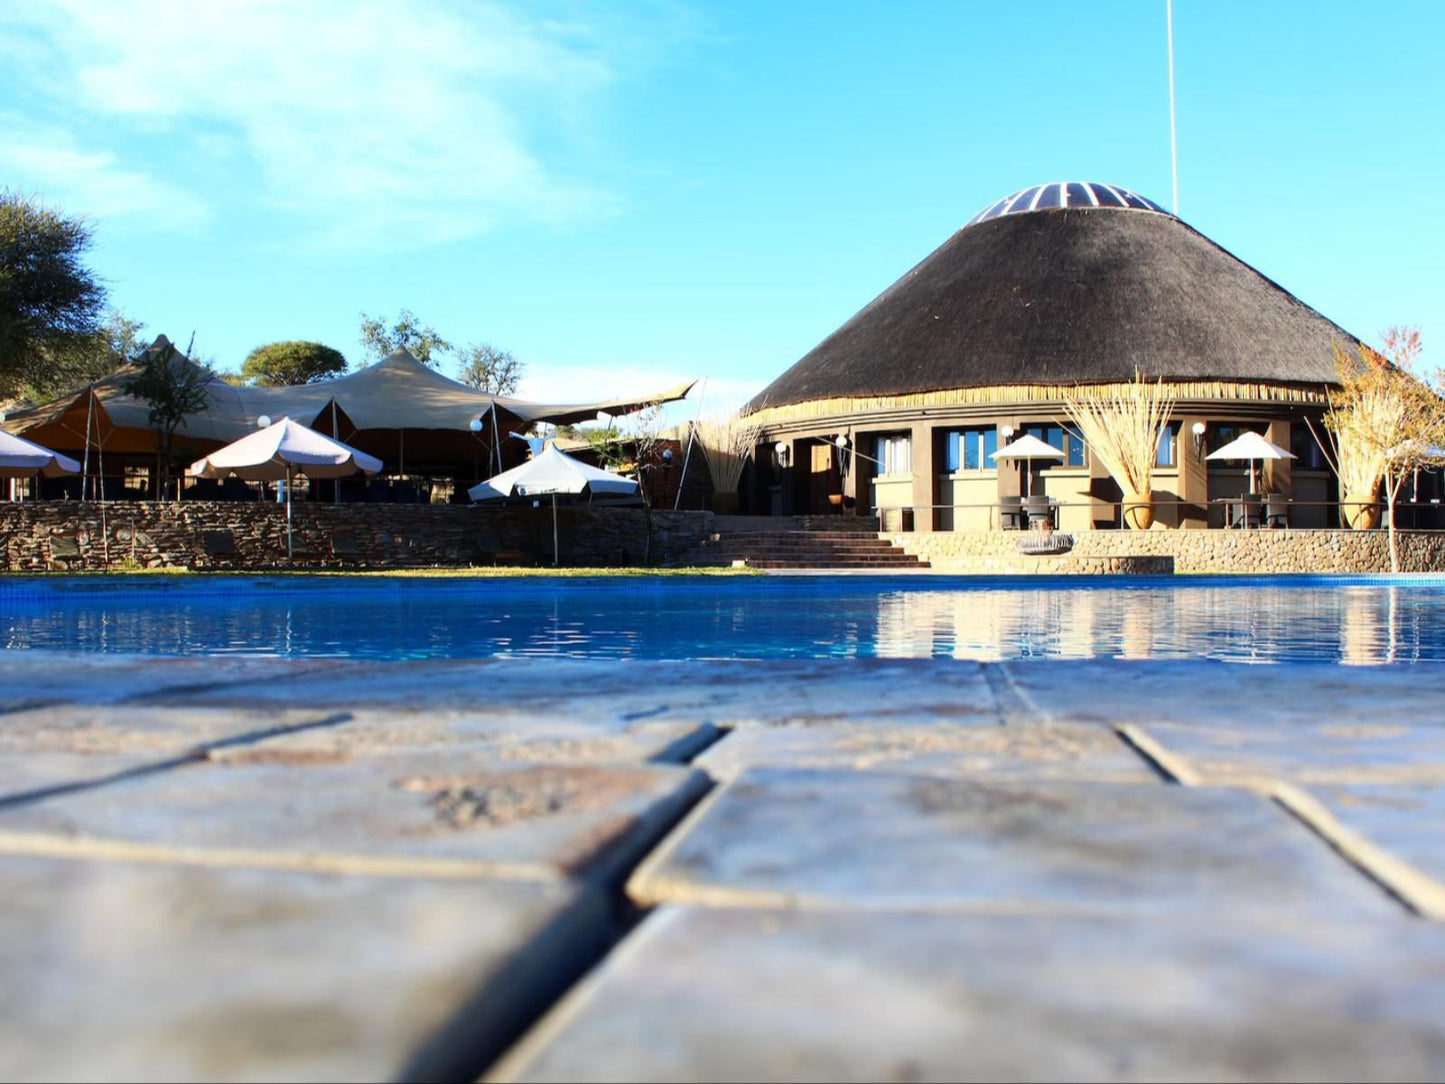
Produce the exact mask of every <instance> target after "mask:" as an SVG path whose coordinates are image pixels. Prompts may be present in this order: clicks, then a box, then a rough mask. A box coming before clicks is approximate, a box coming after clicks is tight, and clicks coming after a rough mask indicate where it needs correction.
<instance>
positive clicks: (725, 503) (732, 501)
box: [712, 493, 738, 516]
mask: <svg viewBox="0 0 1445 1084" xmlns="http://www.w3.org/2000/svg"><path fill="white" fill-rule="evenodd" d="M712 510H713V511H714V512H716V513H717V514H718V515H720V516H735V515H737V514H738V495H737V494H736V493H714V494H713V495H712Z"/></svg>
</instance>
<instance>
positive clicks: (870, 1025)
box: [488, 907, 1445, 1081]
mask: <svg viewBox="0 0 1445 1084" xmlns="http://www.w3.org/2000/svg"><path fill="white" fill-rule="evenodd" d="M1442 1019H1445V928H1441V927H1438V926H1433V925H1430V924H1427V923H1421V922H1415V921H1412V920H1410V919H1406V918H1401V919H1399V920H1398V921H1393V922H1383V923H1374V922H1366V923H1354V924H1350V925H1339V926H1336V925H1319V924H1312V923H1303V922H1298V921H1292V922H1288V923H1285V924H1282V925H1279V926H1264V927H1261V926H1254V925H1241V924H1236V923H1229V922H1225V921H1216V920H1213V919H1211V920H1209V921H1185V922H1159V921H1147V922H1131V921H1120V920H1113V919H1097V918H1080V917H1060V916H1052V917H1048V918H1043V917H1038V916H942V915H920V914H860V913H856V912H823V913H820V912H796V911H794V912H786V911H757V910H744V909H740V910H735V909H707V908H671V907H669V908H664V909H663V910H661V911H659V912H657V913H656V914H654V915H652V916H651V917H649V918H648V919H647V920H646V921H645V922H644V923H643V924H642V926H641V927H640V928H639V929H638V930H636V931H635V932H634V933H633V935H632V936H631V937H630V938H629V939H628V941H627V942H626V943H625V944H624V945H623V946H622V947H621V948H620V949H619V950H618V951H617V952H615V953H614V954H613V955H612V956H611V957H609V959H608V960H607V961H606V962H605V963H604V964H603V965H602V967H601V968H599V969H598V970H597V971H596V972H594V973H593V974H592V975H590V976H589V977H588V978H587V979H586V980H585V981H584V982H583V983H582V984H581V985H580V986H579V987H578V988H577V989H576V990H574V991H573V992H572V993H571V994H569V996H568V997H567V999H565V1000H564V1001H563V1003H562V1004H561V1006H560V1007H559V1008H558V1010H556V1011H554V1013H553V1014H552V1015H551V1016H550V1017H549V1018H548V1019H547V1020H546V1021H544V1023H543V1024H542V1025H541V1026H540V1027H539V1028H538V1029H536V1031H534V1032H533V1033H532V1034H530V1035H529V1036H528V1038H527V1039H526V1040H524V1042H523V1043H522V1044H521V1045H520V1046H519V1047H518V1048H517V1050H515V1051H514V1052H513V1053H512V1054H510V1055H509V1056H508V1058H507V1059H505V1060H504V1061H503V1062H502V1063H501V1064H500V1065H499V1066H498V1067H497V1069H496V1070H495V1071H494V1072H493V1073H492V1074H491V1075H490V1076H489V1077H488V1079H489V1080H507V1081H569V1080H587V1081H593V1080H619V1081H620V1080H647V1081H652V1080H656V1081H666V1080H696V1081H734V1080H784V1081H790V1080H840V1081H854V1080H856V1081H882V1080H888V1081H930V1080H979V1081H995V1080H1091V1081H1092V1080H1107V1081H1153V1080H1203V1081H1215V1080H1256V1081H1295V1080H1362V1079H1363V1080H1432V1079H1433V1080H1438V1079H1440V1078H1441V1077H1442V1076H1445V1028H1442V1027H1441V1026H1440V1021H1441V1020H1442Z"/></svg>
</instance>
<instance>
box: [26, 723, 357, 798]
mask: <svg viewBox="0 0 1445 1084" xmlns="http://www.w3.org/2000/svg"><path fill="white" fill-rule="evenodd" d="M341 718H345V715H344V713H341V714H333V715H330V716H328V715H326V714H324V713H322V712H319V711H315V710H311V711H288V710H274V709H273V710H266V711H242V710H236V709H196V708H157V707H144V708H140V707H128V706H122V705H114V704H79V705H76V704H65V705H53V706H48V707H40V708H29V709H22V710H18V711H11V712H5V713H0V801H7V800H16V799H17V798H20V797H23V796H25V795H34V794H37V793H39V792H43V791H46V790H52V789H55V788H63V787H75V786H93V785H98V784H99V783H101V782H104V781H105V780H107V779H114V778H116V777H119V776H123V775H125V774H126V773H130V772H136V771H142V770H146V769H149V768H154V767H156V766H158V765H163V764H167V763H171V764H174V763H175V762H176V761H178V760H182V759H185V758H187V757H192V756H199V755H202V751H203V750H205V749H208V748H224V747H225V746H226V745H227V744H228V743H244V742H246V741H250V740H254V739H255V738H257V737H260V736H263V735H266V734H272V733H275V732H277V731H287V730H296V729H298V728H307V727H315V726H325V725H328V724H329V723H330V722H331V721H332V720H336V719H341Z"/></svg>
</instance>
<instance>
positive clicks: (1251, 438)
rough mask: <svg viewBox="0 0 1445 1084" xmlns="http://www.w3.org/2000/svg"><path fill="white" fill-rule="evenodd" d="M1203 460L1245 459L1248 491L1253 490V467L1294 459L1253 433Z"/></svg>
mask: <svg viewBox="0 0 1445 1084" xmlns="http://www.w3.org/2000/svg"><path fill="white" fill-rule="evenodd" d="M1204 458H1205V459H1247V460H1249V491H1250V492H1251V493H1254V492H1257V491H1256V490H1255V488H1254V465H1255V463H1257V462H1259V461H1260V460H1264V459H1294V458H1295V454H1294V453H1293V452H1288V451H1285V449H1283V448H1281V447H1280V446H1279V445H1278V444H1271V443H1270V442H1269V441H1267V440H1265V439H1264V438H1263V437H1262V436H1260V435H1259V434H1258V433H1255V432H1253V431H1251V432H1247V433H1244V434H1242V435H1241V436H1238V437H1235V439H1234V440H1231V441H1230V442H1229V443H1228V444H1226V445H1225V446H1224V447H1222V448H1220V449H1219V450H1218V451H1216V452H1210V453H1209V454H1208V455H1206V456H1205V457H1204Z"/></svg>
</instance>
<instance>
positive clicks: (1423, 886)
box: [986, 664, 1445, 921]
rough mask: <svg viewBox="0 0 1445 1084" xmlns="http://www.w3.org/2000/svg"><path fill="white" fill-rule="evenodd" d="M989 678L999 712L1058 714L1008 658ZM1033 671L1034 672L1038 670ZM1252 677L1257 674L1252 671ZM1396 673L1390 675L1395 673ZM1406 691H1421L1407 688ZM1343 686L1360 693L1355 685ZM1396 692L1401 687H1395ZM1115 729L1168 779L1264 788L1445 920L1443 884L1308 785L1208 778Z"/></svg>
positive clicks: (1135, 728) (1131, 728)
mask: <svg viewBox="0 0 1445 1084" xmlns="http://www.w3.org/2000/svg"><path fill="white" fill-rule="evenodd" d="M986 673H988V675H989V680H990V684H991V685H992V686H993V688H994V689H995V690H996V692H997V693H999V694H1000V703H1001V704H1002V705H1007V707H1001V709H1000V714H1001V715H1003V716H1004V717H1005V718H1007V717H1009V709H1010V708H1012V710H1013V711H1015V712H1023V713H1026V714H1027V715H1028V716H1030V717H1032V718H1035V719H1041V720H1046V721H1047V720H1052V719H1053V718H1054V715H1053V713H1052V712H1050V711H1049V710H1048V709H1046V708H1044V707H1043V706H1042V705H1041V704H1040V703H1039V702H1038V701H1037V699H1036V698H1035V697H1033V696H1031V695H1030V693H1029V690H1028V688H1027V687H1026V685H1025V683H1024V682H1021V681H1019V680H1016V678H1015V675H1014V671H1013V667H1011V666H1009V665H1007V664H1005V665H999V666H997V667H993V668H986ZM1029 676H1031V677H1034V676H1036V675H1035V674H1030V675H1029ZM1249 676H1250V677H1253V675H1249ZM1393 677H1394V675H1392V678H1393ZM1406 691H1407V692H1418V690H1416V689H1407V690H1406ZM1343 692H1344V693H1345V694H1346V695H1347V696H1348V695H1354V696H1358V695H1359V689H1358V688H1357V687H1354V686H1351V687H1349V688H1347V689H1345V690H1343ZM1397 695H1398V691H1397ZM1111 725H1112V729H1113V730H1114V731H1115V733H1117V734H1118V735H1119V737H1120V738H1121V739H1122V740H1123V741H1124V742H1126V743H1127V744H1128V745H1129V746H1130V747H1131V748H1133V749H1134V750H1136V751H1137V752H1138V753H1139V754H1140V756H1142V757H1143V758H1144V759H1145V760H1146V761H1147V762H1148V763H1150V764H1151V765H1152V766H1153V767H1154V768H1155V769H1156V770H1157V771H1158V772H1159V773H1160V774H1161V776H1162V777H1163V778H1165V779H1166V780H1168V781H1170V782H1173V783H1176V784H1178V785H1180V786H1191V787H1193V786H1226V787H1227V786H1231V785H1233V786H1238V787H1242V788H1244V789H1248V790H1251V791H1252V792H1254V793H1257V794H1260V795H1262V796H1264V797H1266V798H1268V799H1269V800H1270V801H1273V802H1274V803H1275V804H1277V805H1278V806H1280V808H1282V809H1284V810H1285V811H1286V812H1288V813H1289V814H1290V815H1291V816H1293V817H1294V818H1295V819H1296V820H1298V821H1299V822H1300V823H1301V824H1303V825H1304V826H1305V827H1306V828H1307V829H1309V830H1310V831H1311V832H1313V833H1314V834H1315V835H1316V836H1317V837H1319V838H1320V839H1321V840H1323V841H1324V842H1325V843H1326V844H1327V845H1328V846H1329V847H1330V848H1331V849H1332V850H1333V851H1334V852H1335V853H1337V854H1338V855H1340V857H1341V858H1343V859H1344V860H1345V861H1346V862H1348V863H1349V864H1350V865H1351V866H1353V867H1354V868H1356V869H1357V870H1359V871H1360V873H1362V874H1363V875H1364V876H1365V877H1367V878H1369V879H1370V880H1371V881H1373V882H1374V883H1375V884H1377V885H1378V886H1379V887H1380V888H1381V889H1382V890H1384V891H1385V892H1386V893H1387V894H1388V895H1390V896H1391V897H1392V898H1394V899H1395V900H1397V901H1398V902H1399V903H1400V904H1402V905H1403V906H1404V907H1405V908H1406V909H1407V910H1409V911H1410V912H1412V913H1414V914H1416V915H1418V916H1420V917H1421V918H1426V919H1430V920H1433V921H1445V885H1442V884H1441V883H1440V882H1439V881H1436V880H1434V879H1433V878H1430V877H1428V876H1426V875H1425V874H1423V873H1421V872H1420V871H1419V870H1417V869H1415V868H1414V867H1413V866H1411V865H1409V864H1408V863H1406V862H1403V861H1401V860H1400V859H1399V858H1397V857H1396V856H1395V855H1393V854H1391V853H1389V852H1388V851H1386V850H1385V849H1383V848H1381V847H1379V846H1378V845H1376V844H1375V843H1374V842H1373V841H1372V840H1370V839H1368V838H1367V837H1365V836H1364V835H1361V834H1360V833H1358V832H1355V831H1353V830H1351V829H1350V828H1348V827H1346V826H1345V825H1343V824H1341V823H1340V822H1339V820H1338V819H1337V818H1336V817H1335V816H1334V815H1333V814H1331V813H1330V811H1329V810H1328V809H1327V808H1326V807H1325V806H1324V805H1323V804H1322V803H1320V802H1319V801H1317V800H1316V799H1315V798H1314V797H1313V796H1311V795H1310V794H1309V793H1308V792H1307V791H1305V790H1303V789H1302V788H1300V787H1298V786H1296V785H1294V784H1293V783H1290V782H1288V781H1286V780H1282V779H1277V778H1273V777H1268V776H1265V777H1260V778H1256V779H1250V780H1245V781H1231V780H1228V779H1219V780H1216V779H1210V778H1207V777H1206V776H1204V775H1203V774H1202V773H1201V772H1199V771H1198V770H1197V769H1196V768H1195V767H1194V766H1193V764H1192V763H1190V761H1189V760H1188V759H1187V758H1186V757H1183V756H1180V755H1178V754H1176V753H1174V752H1173V751H1171V750H1170V749H1168V748H1166V747H1165V746H1164V745H1163V744H1162V743H1161V742H1159V741H1157V740H1155V739H1154V737H1153V736H1152V735H1151V734H1150V733H1149V732H1148V731H1147V730H1146V729H1145V725H1147V724H1144V725H1140V724H1138V723H1113V724H1111Z"/></svg>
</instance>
